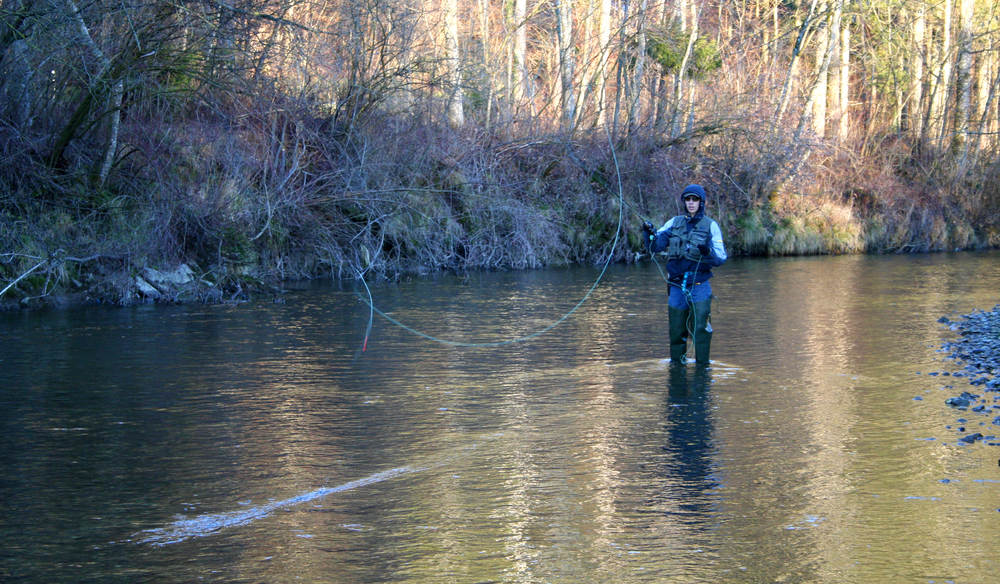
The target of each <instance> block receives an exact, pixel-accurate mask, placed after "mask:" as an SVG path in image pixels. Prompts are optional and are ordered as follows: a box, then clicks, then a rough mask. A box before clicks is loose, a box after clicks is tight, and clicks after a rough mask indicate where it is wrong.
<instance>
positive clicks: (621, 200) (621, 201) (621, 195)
mask: <svg viewBox="0 0 1000 584" xmlns="http://www.w3.org/2000/svg"><path fill="white" fill-rule="evenodd" d="M604 132H605V134H607V137H608V145H609V146H610V147H611V157H612V159H613V160H614V163H615V176H616V178H617V180H618V227H617V228H616V229H615V238H614V241H612V242H611V250H610V251H609V252H608V257H607V259H606V260H605V261H604V267H603V268H601V273H600V274H598V276H597V279H596V280H595V281H594V283H593V285H591V287H590V289H589V290H587V293H586V294H584V295H583V298H581V299H580V301H579V302H577V303H576V304H575V305H574V306H573V307H572V308H570V309H569V310H568V311H567V312H566V313H565V314H563V315H562V316H560V317H559V318H558V319H556V320H555V321H553V322H552V323H550V324H549V325H547V326H545V327H543V328H541V329H539V330H537V331H535V332H533V333H530V334H527V335H524V336H520V337H516V338H512V339H505V340H502V341H492V342H482V343H475V342H466V341H455V340H451V339H444V338H441V337H437V336H434V335H431V334H428V333H425V332H423V331H421V330H417V329H415V328H413V327H411V326H409V325H406V324H404V323H402V322H400V321H398V320H396V319H395V318H393V317H391V316H389V315H388V314H386V313H384V312H382V311H381V310H379V308H378V307H377V306H375V302H374V300H373V298H372V293H371V289H370V288H369V287H368V284H367V282H365V279H364V275H363V274H361V273H358V279H359V280H361V282H362V283H363V284H364V286H365V290H366V291H367V292H368V300H367V301H366V303H367V304H368V307H369V309H370V312H369V317H368V328H367V329H366V330H365V339H364V342H363V343H362V349H361V350H362V351H365V350H366V349H367V347H368V337H369V334H370V333H371V329H372V320H373V318H374V314H375V313H378V315H379V316H381V317H382V318H384V319H386V320H387V321H389V322H391V323H392V324H394V325H396V326H398V327H400V328H402V329H403V330H405V331H407V332H409V333H411V334H414V335H416V336H418V337H422V338H424V339H427V340H429V341H433V342H436V343H441V344H443V345H450V346H453V347H501V346H504V345H510V344H514V343H521V342H524V341H529V340H531V339H534V338H536V337H540V336H542V335H544V334H545V333H547V332H549V331H551V330H552V329H554V328H556V327H557V326H559V325H560V324H562V323H563V322H564V321H565V320H566V319H568V318H569V317H570V316H572V315H573V313H574V312H576V311H577V309H579V308H580V307H581V306H583V303H584V302H586V301H587V300H588V299H589V298H590V295H591V294H593V292H594V290H595V289H596V288H597V286H598V285H599V284H600V283H601V280H602V279H603V278H604V274H605V273H606V272H607V271H608V266H609V265H611V259H612V258H613V257H614V251H615V248H616V247H618V241H619V239H620V238H621V232H622V224H623V223H624V220H625V192H624V188H623V187H622V175H621V169H620V168H619V166H618V154H617V153H616V152H615V145H614V142H613V141H612V139H611V133H610V132H609V131H608V129H607V127H605V128H604ZM358 296H359V298H361V300H362V301H365V299H364V297H362V296H361V295H360V294H359V295H358Z"/></svg>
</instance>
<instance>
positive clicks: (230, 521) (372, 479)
mask: <svg viewBox="0 0 1000 584" xmlns="http://www.w3.org/2000/svg"><path fill="white" fill-rule="evenodd" d="M427 468H428V467H420V468H415V467H411V466H400V467H397V468H392V469H389V470H384V471H382V472H377V473H375V474H373V475H369V476H367V477H364V478H361V479H357V480H354V481H350V482H347V483H344V484H342V485H337V486H335V487H323V488H320V489H316V490H314V491H309V492H307V493H302V494H301V495H296V496H295V497H291V498H289V499H283V500H281V501H273V502H271V503H268V504H266V505H260V506H257V507H252V508H250V509H244V510H240V511H227V512H225V513H211V514H206V515H199V516H197V517H192V518H185V519H179V520H177V521H175V522H173V523H171V524H169V525H166V526H164V527H157V528H155V529H145V530H142V531H139V532H136V533H135V534H133V535H132V537H133V540H132V541H135V543H138V544H148V545H152V546H157V547H161V546H165V545H170V544H174V543H180V542H182V541H185V540H188V539H191V538H196V537H205V536H207V535H211V534H213V533H216V532H218V531H221V530H223V529H229V528H232V527H240V526H244V525H248V524H250V523H252V522H254V521H257V520H258V519H263V518H265V517H267V516H268V515H270V514H272V513H274V512H275V511H277V510H279V509H284V508H286V507H293V506H295V505H301V504H302V503H307V502H309V501H315V500H316V499H320V498H322V497H326V496H327V495H332V494H333V493H340V492H343V491H350V490H352V489H357V488H359V487H364V486H367V485H372V484H375V483H380V482H382V481H386V480H388V479H391V478H394V477H398V476H400V475H404V474H409V473H415V472H420V471H422V470H426V469H427ZM135 538H139V539H135Z"/></svg>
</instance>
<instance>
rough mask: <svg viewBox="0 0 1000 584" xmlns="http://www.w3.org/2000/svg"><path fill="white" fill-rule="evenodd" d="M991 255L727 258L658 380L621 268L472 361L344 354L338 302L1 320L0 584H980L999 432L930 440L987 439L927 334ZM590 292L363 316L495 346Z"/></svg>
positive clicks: (412, 339) (360, 325)
mask: <svg viewBox="0 0 1000 584" xmlns="http://www.w3.org/2000/svg"><path fill="white" fill-rule="evenodd" d="M998 260H1000V255H998V254H995V253H992V254H954V255H951V254H948V255H927V256H906V257H837V258H808V259H782V260H742V261H741V260H736V261H731V262H730V263H729V264H727V265H725V266H723V267H722V268H720V269H718V270H717V277H716V278H715V280H713V283H714V286H715V292H716V296H717V298H716V301H715V303H714V305H713V326H714V328H715V330H716V335H715V341H714V346H713V359H714V363H713V366H712V367H711V369H710V370H708V371H707V372H698V371H696V370H695V368H694V367H693V366H691V367H689V368H687V369H685V370H683V371H680V372H678V371H676V370H675V371H673V372H672V371H671V369H670V367H669V366H668V364H667V362H666V361H665V360H664V359H665V357H666V355H667V353H668V349H667V340H666V328H667V327H666V309H665V306H664V300H665V292H666V289H665V286H664V283H663V280H662V279H661V277H660V275H659V272H658V271H657V270H656V268H655V266H652V265H650V264H648V263H647V264H641V265H638V266H627V267H626V266H617V267H612V269H611V270H609V272H608V274H607V275H606V276H605V279H604V281H602V282H601V284H600V286H598V288H597V289H596V290H595V291H594V293H593V295H592V296H591V297H590V298H589V299H588V300H587V302H585V303H584V304H583V305H582V306H581V307H580V309H579V310H577V311H576V312H575V313H574V314H573V315H572V316H571V317H570V318H568V319H567V320H566V321H565V322H563V323H562V324H561V325H560V326H558V327H556V328H555V329H554V330H552V331H551V332H549V333H547V334H545V335H542V336H541V337H539V338H537V339H534V340H532V341H529V342H523V343H512V344H507V345H502V346H500V347H489V348H486V347H484V348H463V347H455V346H449V345H445V344H441V343H436V342H431V341H428V340H426V339H423V338H420V337H416V336H414V335H412V334H411V333H409V332H406V331H404V330H402V329H400V328H399V327H397V326H395V325H392V324H390V323H388V322H386V321H385V320H382V319H380V318H379V317H377V316H376V317H375V322H374V327H373V329H372V331H371V335H370V337H369V339H368V344H367V350H365V351H363V352H362V351H361V347H362V343H363V341H364V336H365V330H366V327H367V323H368V317H369V310H368V308H367V306H366V305H365V304H364V303H363V302H362V301H361V300H359V297H358V294H361V295H362V296H365V297H367V296H366V294H365V292H364V289H363V288H359V289H357V290H356V289H354V288H352V287H351V286H349V285H345V286H343V287H336V286H329V285H328V286H317V285H312V286H305V287H303V288H302V289H300V290H296V291H294V292H292V293H291V294H289V295H288V296H287V298H286V301H285V303H283V304H272V303H269V302H260V303H256V304H252V305H243V306H236V307H233V306H178V307H140V308H132V309H103V308H88V309H81V310H66V311H52V312H45V313H30V314H2V315H0V332H2V340H0V342H2V345H0V371H2V376H3V377H2V379H3V384H2V390H0V391H2V393H0V396H2V400H0V401H2V403H0V411H2V413H0V423H2V440H3V443H2V446H3V448H2V450H0V460H2V471H3V472H2V473H0V511H2V515H0V580H3V581H5V582H7V581H10V582H17V581H31V582H195V581H217V582H291V581H304V582H330V583H352V582H362V583H363V582H420V583H439V582H470V583H471V582H515V583H529V582H531V583H533V582H566V583H580V582H615V583H624V584H629V583H636V582H656V583H660V582H667V583H702V582H703V583H715V582H723V583H730V582H731V583H745V582H817V583H830V584H834V583H836V584H840V583H895V582H920V583H923V582H935V583H943V582H948V581H952V582H956V583H987V582H997V581H1000V580H998V578H1000V576H998V575H1000V540H998V539H997V534H998V533H1000V511H998V509H1000V468H998V458H1000V447H998V446H995V445H991V443H996V442H998V441H1000V440H996V439H992V440H986V441H982V442H978V443H976V444H971V445H965V444H963V443H961V442H959V441H958V438H959V437H961V436H962V435H963V433H961V432H959V430H958V428H959V427H960V426H962V427H965V428H966V432H968V431H971V430H972V429H974V428H975V429H978V431H981V432H982V433H983V434H986V435H995V434H1000V426H995V425H992V424H991V419H992V416H990V417H983V416H977V415H973V414H971V413H969V412H962V411H958V410H954V409H952V408H949V407H948V406H946V405H945V404H944V400H945V399H946V398H947V397H950V396H951V395H955V394H957V393H958V392H960V391H962V390H963V389H971V387H970V386H968V384H967V380H966V379H963V378H955V377H951V376H942V375H931V373H937V372H955V371H958V370H959V369H960V364H958V363H955V362H953V361H950V360H947V359H946V358H945V354H943V353H942V352H940V351H939V348H940V346H941V344H942V343H943V342H944V341H946V340H949V339H951V338H953V337H952V335H953V334H954V333H952V332H951V331H949V330H948V329H947V328H946V327H944V326H943V325H942V324H940V323H938V322H937V321H938V318H939V317H940V316H942V315H949V316H951V317H953V318H955V317H956V316H957V315H958V314H962V313H967V312H969V311H971V310H973V309H975V308H983V309H989V308H992V307H993V306H994V305H995V304H997V303H998V302H1000V261H998ZM598 273H599V269H596V268H594V269H591V268H575V269H569V270H545V271H538V272H519V273H501V274H477V275H472V276H469V277H467V278H454V277H441V278H437V279H429V280H422V281H409V282H404V283H401V284H394V285H385V284H383V285H373V286H372V294H373V297H374V299H375V303H376V305H377V306H378V307H379V308H380V309H382V310H385V311H386V312H388V313H389V314H391V315H392V316H393V317H394V318H397V319H399V320H400V321H401V322H404V323H406V324H407V325H409V326H412V327H414V328H417V329H419V330H421V331H423V332H425V333H426V334H429V335H431V336H434V337H438V338H442V339H448V340H452V341H456V342H465V343H469V342H472V343H494V342H498V341H504V340H506V339H513V338H517V337H520V336H524V335H528V334H531V333H532V332H534V331H537V330H539V329H541V328H544V327H545V326H546V325H548V324H549V323H551V322H553V321H554V320H555V319H558V318H559V317H560V316H562V315H563V314H564V313H565V312H566V311H568V310H569V309H570V308H572V307H573V305H574V304H576V303H577V302H578V301H579V300H580V299H581V298H582V297H583V296H584V295H585V294H586V292H587V290H588V289H589V288H590V286H591V285H592V284H593V281H594V279H595V278H596V276H597V274H598ZM949 385H951V386H953V387H951V388H949V387H947V386H949ZM915 398H920V399H915ZM959 418H964V419H965V420H966V421H965V422H958V419H959Z"/></svg>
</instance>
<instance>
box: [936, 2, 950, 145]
mask: <svg viewBox="0 0 1000 584" xmlns="http://www.w3.org/2000/svg"><path fill="white" fill-rule="evenodd" d="M953 7H954V4H953V0H944V4H943V11H944V13H943V19H942V22H943V30H942V32H941V59H940V64H939V66H938V72H937V80H936V83H935V87H934V101H933V103H934V106H933V108H932V112H931V116H932V117H931V122H932V123H933V124H934V125H935V129H937V131H938V147H942V145H943V144H942V143H943V142H944V139H945V136H946V135H947V132H948V120H947V108H948V99H949V97H950V95H949V91H950V86H951V13H952V10H953Z"/></svg>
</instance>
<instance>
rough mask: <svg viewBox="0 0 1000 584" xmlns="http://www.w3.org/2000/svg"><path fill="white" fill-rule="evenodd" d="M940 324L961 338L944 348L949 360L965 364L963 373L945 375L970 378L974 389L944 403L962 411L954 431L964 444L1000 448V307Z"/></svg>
mask: <svg viewBox="0 0 1000 584" xmlns="http://www.w3.org/2000/svg"><path fill="white" fill-rule="evenodd" d="M939 322H941V323H943V324H946V325H948V327H949V328H950V329H951V330H952V331H955V332H956V333H957V334H958V339H956V340H954V341H949V342H947V343H945V344H944V345H943V347H942V348H943V350H944V351H946V352H948V358H949V359H954V360H955V361H957V362H958V363H959V364H960V365H963V367H962V369H961V370H960V371H955V372H950V373H949V372H945V373H943V375H949V374H950V376H951V377H952V378H956V377H957V378H961V379H967V380H968V382H969V385H971V386H972V387H973V389H968V390H966V391H962V392H961V394H959V395H955V396H952V397H949V398H948V399H946V400H945V403H946V404H948V405H949V406H951V407H953V408H956V409H958V410H960V411H961V412H962V414H961V416H960V417H959V418H958V419H957V420H956V425H955V426H954V428H953V429H955V430H957V431H958V432H959V433H961V434H964V435H963V436H962V437H961V438H960V439H959V440H960V441H962V442H966V443H970V444H971V443H974V442H978V441H980V440H986V441H988V442H989V443H990V444H994V445H1000V442H996V434H997V433H998V432H1000V377H998V375H1000V304H998V305H997V306H995V307H993V310H991V311H988V312H987V311H978V310H977V311H975V312H972V313H970V314H966V315H963V316H962V317H961V320H951V319H949V318H948V317H941V318H940V319H939ZM949 429H952V428H951V427H949Z"/></svg>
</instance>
